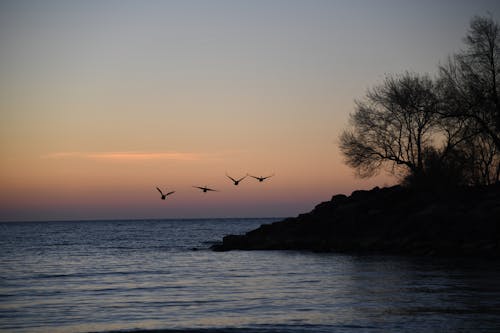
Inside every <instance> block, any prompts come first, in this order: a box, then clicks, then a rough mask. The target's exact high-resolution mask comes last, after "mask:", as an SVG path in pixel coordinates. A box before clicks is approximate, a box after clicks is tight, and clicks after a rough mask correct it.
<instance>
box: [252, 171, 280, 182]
mask: <svg viewBox="0 0 500 333" xmlns="http://www.w3.org/2000/svg"><path fill="white" fill-rule="evenodd" d="M248 176H250V177H252V178H255V179H257V180H258V181H259V182H263V181H264V180H266V179H267V178H271V177H272V176H274V173H273V174H272V175H270V176H267V177H255V176H252V175H248Z"/></svg>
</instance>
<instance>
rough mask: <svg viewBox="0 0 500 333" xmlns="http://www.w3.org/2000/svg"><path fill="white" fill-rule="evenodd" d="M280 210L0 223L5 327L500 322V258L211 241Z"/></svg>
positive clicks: (424, 327) (228, 328)
mask: <svg viewBox="0 0 500 333" xmlns="http://www.w3.org/2000/svg"><path fill="white" fill-rule="evenodd" d="M277 220H279V219H276V218H272V219H195V220H181V219H177V220H133V221H124V220H120V221H118V220H116V221H60V222H15V223H14V222H9V223H0V332H158V333H159V332H166V333H173V332H177V333H183V332H202V333H225V332H231V333H236V332H244V333H254V332H264V333H278V332H297V333H298V332H319V333H321V332H346V333H350V332H500V264H499V262H498V260H493V259H486V258H484V259H482V258H431V257H407V256H387V255H375V254H372V255H366V254H365V255H360V254H341V253H313V252H307V251H230V252H213V251H211V250H210V246H211V245H212V244H214V243H215V242H218V241H220V240H221V239H222V237H223V236H224V235H227V234H241V233H245V232H247V231H249V230H252V229H254V228H256V227H258V226H259V225H261V224H266V223H272V222H274V221H277Z"/></svg>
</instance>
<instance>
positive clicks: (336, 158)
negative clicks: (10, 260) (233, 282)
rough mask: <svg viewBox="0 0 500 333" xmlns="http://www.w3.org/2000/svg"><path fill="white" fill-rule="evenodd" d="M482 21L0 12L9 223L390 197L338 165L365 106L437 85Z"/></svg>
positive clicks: (273, 10) (464, 17) (109, 5)
mask: <svg viewBox="0 0 500 333" xmlns="http://www.w3.org/2000/svg"><path fill="white" fill-rule="evenodd" d="M488 12H489V13H491V15H492V16H493V18H494V19H495V20H497V21H499V15H500V3H499V2H498V1H480V0H479V1H477V0H476V1H458V0H456V1H453V0H450V1H444V0H443V1H436V0H434V1H430V0H429V1H414V0H408V1H403V0H397V1H396V0H394V1H388V0H387V1H385V0H366V1H352V0H349V1H348V0H346V1H333V0H332V1H310V0H308V1H305V0H304V1H274V0H269V1H259V0H256V1H233V0H228V1H201V0H200V1H149V0H142V1H139V0H137V1H105V0H104V1H91V0H90V1H65V0H61V1H17V0H16V1H0V153H1V160H0V188H1V192H0V220H2V221H10V220H47V219H48V220H52V219H99V218H106V219H108V218H130V219H134V218H192V217H264V216H295V215H297V214H299V213H302V212H306V211H309V210H310V209H312V208H313V207H314V206H315V205H316V204H317V203H319V202H321V201H325V200H329V199H330V197H331V196H332V195H333V194H337V193H345V194H350V193H351V192H352V191H353V190H355V189H366V188H371V187H373V186H376V185H378V186H384V185H391V184H393V183H394V182H395V181H396V180H394V179H393V178H391V177H389V176H387V175H385V174H383V173H382V174H381V175H380V176H378V177H375V178H373V179H368V180H363V179H356V178H355V177H354V174H353V171H352V170H350V169H349V168H347V167H346V166H345V165H344V164H343V158H342V156H341V155H340V154H339V151H338V148H337V141H338V136H339V134H340V132H341V131H342V129H343V128H344V127H345V126H346V124H347V120H348V115H349V113H350V112H352V111H353V110H354V99H355V98H361V97H363V95H364V94H365V93H366V90H367V88H369V87H372V86H373V85H376V84H377V83H380V82H381V81H382V80H383V78H384V76H385V75H386V74H397V73H401V72H403V71H406V70H410V71H416V72H419V73H429V74H431V75H433V74H435V73H436V69H437V66H438V64H439V63H440V62H441V63H442V62H444V61H446V58H447V57H448V56H449V55H451V54H452V53H454V52H456V51H458V50H460V48H462V47H463V43H462V38H463V37H464V35H465V33H466V31H467V28H468V25H469V22H470V19H471V18H472V16H473V15H486V14H487V13H488ZM226 172H228V173H229V174H230V175H232V176H234V177H238V176H243V175H245V174H246V173H247V172H248V173H251V174H254V175H258V176H260V175H269V174H272V173H275V174H276V175H275V177H273V178H271V179H269V181H268V182H263V183H258V182H257V181H256V180H254V179H245V180H244V181H243V182H242V183H241V184H240V185H239V186H238V187H235V186H233V185H232V184H231V183H230V182H229V180H228V179H227V178H226V177H225V173H226ZM195 185H196V186H198V185H199V186H205V185H208V186H211V187H214V188H217V189H219V190H220V192H217V193H206V194H203V193H201V192H199V191H197V190H196V189H194V188H192V186H195ZM156 186H159V187H161V188H165V189H168V190H175V191H177V192H176V193H175V194H174V195H172V196H171V197H169V198H168V199H167V200H165V201H162V200H160V197H159V193H158V192H157V191H156V190H155V187H156Z"/></svg>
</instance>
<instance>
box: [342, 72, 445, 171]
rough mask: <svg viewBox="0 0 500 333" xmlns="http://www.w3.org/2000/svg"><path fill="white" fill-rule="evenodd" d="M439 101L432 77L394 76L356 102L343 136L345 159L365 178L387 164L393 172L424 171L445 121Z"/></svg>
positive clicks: (408, 74)
mask: <svg viewBox="0 0 500 333" xmlns="http://www.w3.org/2000/svg"><path fill="white" fill-rule="evenodd" d="M438 106H439V100H438V98H437V96H436V94H435V85H434V83H433V81H432V80H431V79H430V78H429V77H428V76H425V75H424V76H422V75H417V74H413V73H405V74H403V75H400V76H392V77H388V78H386V80H385V81H384V82H383V83H382V84H381V85H379V86H377V87H375V88H373V89H371V90H369V91H368V93H367V95H366V98H365V99H364V100H362V101H356V110H355V112H354V113H353V114H351V115H350V125H351V126H350V127H351V128H350V129H347V130H345V131H344V132H343V133H342V134H341V136H340V150H341V151H342V153H343V154H344V156H345V158H346V163H347V164H348V165H349V166H351V167H353V168H354V169H355V170H356V172H357V174H358V175H359V176H361V177H370V176H372V175H374V174H376V173H377V172H378V171H379V170H380V168H381V167H382V166H383V165H388V166H390V168H391V171H392V172H393V173H398V172H401V171H402V172H403V173H404V174H406V173H410V174H412V175H413V176H414V177H415V178H419V177H421V176H422V175H423V173H424V152H425V151H426V149H427V148H429V147H432V145H433V141H434V140H435V133H436V132H437V131H438V129H439V127H440V126H441V125H440V122H439V121H440V116H439V112H438V110H437V108H438Z"/></svg>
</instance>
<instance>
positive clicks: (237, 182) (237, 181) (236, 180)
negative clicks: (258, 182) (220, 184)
mask: <svg viewBox="0 0 500 333" xmlns="http://www.w3.org/2000/svg"><path fill="white" fill-rule="evenodd" d="M226 176H227V178H229V179H231V180H232V181H233V183H234V185H238V184H239V183H240V182H241V181H242V180H243V179H245V178H247V176H248V175H247V176H245V177H241V178H240V179H234V178H233V177H231V176H230V175H228V174H227V173H226Z"/></svg>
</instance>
